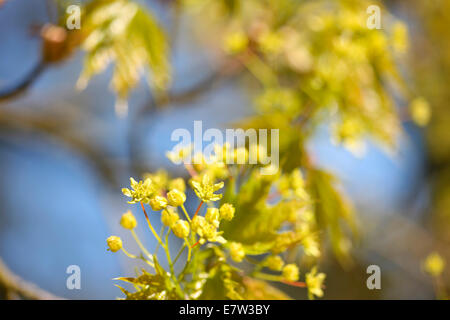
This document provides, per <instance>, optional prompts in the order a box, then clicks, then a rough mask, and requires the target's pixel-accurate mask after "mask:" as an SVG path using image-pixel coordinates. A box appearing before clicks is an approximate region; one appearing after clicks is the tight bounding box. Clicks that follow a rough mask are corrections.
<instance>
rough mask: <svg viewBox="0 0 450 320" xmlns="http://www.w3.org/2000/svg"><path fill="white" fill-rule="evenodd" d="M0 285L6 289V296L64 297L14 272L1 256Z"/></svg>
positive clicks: (35, 298)
mask: <svg viewBox="0 0 450 320" xmlns="http://www.w3.org/2000/svg"><path fill="white" fill-rule="evenodd" d="M0 286H1V287H4V289H5V296H13V297H23V298H25V299H32V300H61V299H63V298H61V297H58V296H55V295H53V294H51V293H50V292H47V291H45V290H43V289H41V288H39V287H38V286H36V285H35V284H33V283H31V282H27V281H25V280H23V279H22V278H20V277H19V276H18V275H16V274H14V273H13V272H12V271H11V270H10V269H9V268H8V267H7V266H6V264H5V263H4V262H3V260H2V258H1V257H0Z"/></svg>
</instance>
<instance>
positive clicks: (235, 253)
mask: <svg viewBox="0 0 450 320" xmlns="http://www.w3.org/2000/svg"><path fill="white" fill-rule="evenodd" d="M230 256H231V259H233V260H234V261H236V262H241V261H242V260H243V259H244V257H245V251H244V248H243V246H242V244H241V243H239V242H232V243H231V244H230Z"/></svg>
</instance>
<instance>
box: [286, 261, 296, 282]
mask: <svg viewBox="0 0 450 320" xmlns="http://www.w3.org/2000/svg"><path fill="white" fill-rule="evenodd" d="M299 276H300V272H299V271H298V267H297V266H296V265H295V264H292V263H290V264H287V265H285V266H284V268H283V278H284V279H285V280H286V281H290V282H294V281H297V280H298V278H299Z"/></svg>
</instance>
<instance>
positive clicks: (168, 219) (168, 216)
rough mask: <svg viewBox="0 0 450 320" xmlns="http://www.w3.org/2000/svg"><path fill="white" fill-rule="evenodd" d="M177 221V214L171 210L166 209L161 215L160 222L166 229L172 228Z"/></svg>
mask: <svg viewBox="0 0 450 320" xmlns="http://www.w3.org/2000/svg"><path fill="white" fill-rule="evenodd" d="M179 219H180V217H179V216H178V213H176V212H174V211H173V210H172V209H171V208H168V209H166V210H164V211H163V212H162V213H161V222H162V223H163V224H164V225H165V226H166V227H169V228H172V226H173V225H174V224H175V223H176V222H177V221H178V220H179Z"/></svg>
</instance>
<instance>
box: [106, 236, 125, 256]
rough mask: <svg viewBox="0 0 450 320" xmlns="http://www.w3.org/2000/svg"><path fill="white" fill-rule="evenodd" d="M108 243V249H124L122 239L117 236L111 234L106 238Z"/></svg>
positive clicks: (113, 250)
mask: <svg viewBox="0 0 450 320" xmlns="http://www.w3.org/2000/svg"><path fill="white" fill-rule="evenodd" d="M106 244H107V245H108V248H109V249H108V250H110V251H112V252H117V251H119V250H120V249H122V239H120V238H119V237H116V236H110V237H109V238H108V239H106Z"/></svg>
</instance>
